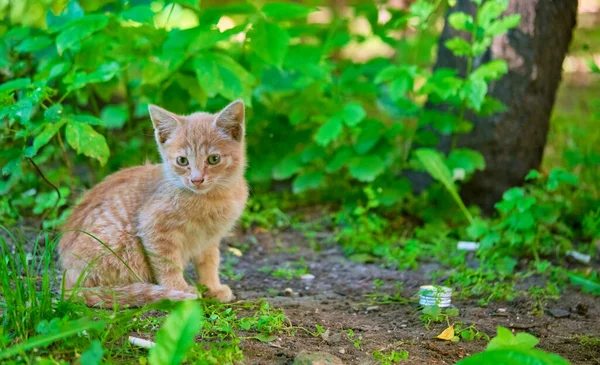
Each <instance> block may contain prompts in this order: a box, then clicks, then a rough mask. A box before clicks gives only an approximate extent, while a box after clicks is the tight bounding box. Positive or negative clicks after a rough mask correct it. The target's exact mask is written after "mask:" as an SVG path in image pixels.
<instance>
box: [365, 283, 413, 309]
mask: <svg viewBox="0 0 600 365" xmlns="http://www.w3.org/2000/svg"><path fill="white" fill-rule="evenodd" d="M403 285H404V284H403V283H402V282H399V281H398V282H396V283H394V289H395V290H394V293H393V294H388V293H385V292H382V291H381V290H380V289H381V287H382V286H383V280H380V279H376V280H375V281H374V282H373V286H374V287H375V293H372V294H365V297H366V298H367V301H368V303H369V304H370V305H374V304H392V303H400V304H406V303H408V299H406V298H404V297H403V296H402V288H403Z"/></svg>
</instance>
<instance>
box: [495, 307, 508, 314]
mask: <svg viewBox="0 0 600 365" xmlns="http://www.w3.org/2000/svg"><path fill="white" fill-rule="evenodd" d="M496 312H498V313H506V308H498V310H497V311H496Z"/></svg>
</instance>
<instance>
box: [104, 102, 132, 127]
mask: <svg viewBox="0 0 600 365" xmlns="http://www.w3.org/2000/svg"><path fill="white" fill-rule="evenodd" d="M100 119H102V122H104V123H103V124H104V125H105V126H106V128H108V129H120V128H123V126H124V125H125V122H126V121H127V107H126V106H125V105H107V106H105V107H104V109H102V113H101V114H100Z"/></svg>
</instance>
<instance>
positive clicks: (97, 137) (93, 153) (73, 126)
mask: <svg viewBox="0 0 600 365" xmlns="http://www.w3.org/2000/svg"><path fill="white" fill-rule="evenodd" d="M66 136H67V142H68V143H69V144H70V145H71V147H73V149H75V151H77V153H82V154H84V155H86V156H88V157H92V158H95V159H97V160H98V161H100V165H102V166H104V165H105V164H106V162H107V161H108V156H109V155H110V150H109V149H108V145H107V144H106V139H104V136H103V135H101V134H99V133H98V132H96V131H95V130H94V128H92V127H91V126H89V125H87V124H84V123H80V122H76V121H74V120H72V121H69V123H68V124H67V130H66Z"/></svg>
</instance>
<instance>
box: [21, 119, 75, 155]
mask: <svg viewBox="0 0 600 365" xmlns="http://www.w3.org/2000/svg"><path fill="white" fill-rule="evenodd" d="M63 125H65V122H62V123H48V124H46V125H45V126H44V129H42V132H41V133H40V134H38V135H37V136H35V138H34V139H33V145H32V146H31V148H27V149H26V150H25V157H33V156H35V155H36V154H37V152H38V151H39V149H40V148H42V147H43V146H45V145H46V144H48V142H50V140H51V139H52V137H54V135H55V134H56V132H58V131H59V130H60V129H61V128H62V126H63Z"/></svg>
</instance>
